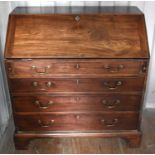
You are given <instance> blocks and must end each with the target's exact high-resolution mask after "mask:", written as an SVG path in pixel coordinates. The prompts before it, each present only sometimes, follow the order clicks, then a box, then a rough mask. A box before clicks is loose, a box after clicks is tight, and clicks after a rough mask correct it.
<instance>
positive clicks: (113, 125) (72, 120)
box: [15, 112, 138, 131]
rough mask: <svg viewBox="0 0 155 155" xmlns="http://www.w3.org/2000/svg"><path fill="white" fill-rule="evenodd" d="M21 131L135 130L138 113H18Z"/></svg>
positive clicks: (17, 122)
mask: <svg viewBox="0 0 155 155" xmlns="http://www.w3.org/2000/svg"><path fill="white" fill-rule="evenodd" d="M15 119H16V126H17V127H18V128H19V130H21V131H78V130H81V131H84V130H135V129H137V127H138V113H129V112H128V113H127V112H126V113H102V114H100V113H97V114H96V113H74V114H73V113H72V114H71V113H70V114H43V115H41V114H33V115H16V116H15Z"/></svg>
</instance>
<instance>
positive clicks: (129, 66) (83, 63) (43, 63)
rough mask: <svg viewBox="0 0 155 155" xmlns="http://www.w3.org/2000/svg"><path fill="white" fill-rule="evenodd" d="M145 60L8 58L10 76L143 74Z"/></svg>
mask: <svg viewBox="0 0 155 155" xmlns="http://www.w3.org/2000/svg"><path fill="white" fill-rule="evenodd" d="M146 63H147V61H146V60H140V59H139V60H134V59H128V60H124V59H117V60H116V59H110V60H107V59H96V60H95V59H81V60H80V59H39V60H35V59H31V60H23V61H21V60H8V61H7V62H6V66H7V70H8V74H9V75H8V76H9V77H10V78H32V77H36V78H42V77H62V76H64V77H67V76H68V77H83V76H85V77H93V76H94V77H95V76H96V77H99V76H100V77H105V76H114V75H117V76H121V77H122V76H136V75H145V71H143V66H144V67H145V65H146ZM96 74H97V75H96Z"/></svg>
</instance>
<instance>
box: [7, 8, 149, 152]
mask: <svg viewBox="0 0 155 155" xmlns="http://www.w3.org/2000/svg"><path fill="white" fill-rule="evenodd" d="M148 62H149V50H148V42H147V34H146V28H145V20H144V15H143V13H142V12H141V11H140V10H139V9H138V8H136V7H45V8H37V7H23V8H22V7H21V8H20V7H19V8H16V9H15V10H14V11H13V12H12V13H11V14H10V16H9V24H8V32H7V40H6V49H5V64H6V71H7V75H8V83H9V89H10V94H11V100H12V107H13V114H14V121H15V126H16V131H15V135H14V140H15V146H16V148H17V149H26V148H27V146H28V144H29V142H30V140H32V139H35V138H55V137H58V138H59V137H94V138H95V137H103V138H104V137H120V138H123V139H125V140H126V141H127V142H128V144H129V146H131V147H138V146H139V145H140V141H141V129H140V123H141V109H142V103H143V96H144V92H145V85H146V77H147V70H148Z"/></svg>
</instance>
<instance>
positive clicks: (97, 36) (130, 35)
mask: <svg viewBox="0 0 155 155" xmlns="http://www.w3.org/2000/svg"><path fill="white" fill-rule="evenodd" d="M42 17H44V18H42ZM10 18H14V22H15V23H14V24H13V26H12V27H13V32H12V33H11V34H12V36H10V37H9V38H8V40H10V39H12V38H13V40H11V41H8V42H7V48H6V51H5V57H6V58H148V56H149V55H148V52H147V50H148V49H147V48H148V47H147V46H145V45H146V44H147V43H146V40H145V37H146V32H145V27H144V25H143V20H144V16H143V14H137V15H134V16H133V15H128V14H126V15H125V16H123V15H120V14H117V15H112V14H102V13H101V14H97V15H96V14H87V13H86V14H79V15H78V13H77V14H72V15H71V14H46V15H44V16H43V15H41V14H38V15H37V18H36V15H35V16H33V15H31V16H25V15H24V14H21V13H20V14H15V15H14V14H11V16H10ZM10 20H11V19H10ZM53 21H54V22H53ZM141 27H142V28H141ZM44 30H47V31H44ZM11 34H10V35H11ZM140 34H143V35H140ZM75 47H76V48H75ZM21 51H22V52H21ZM131 51H132V52H131Z"/></svg>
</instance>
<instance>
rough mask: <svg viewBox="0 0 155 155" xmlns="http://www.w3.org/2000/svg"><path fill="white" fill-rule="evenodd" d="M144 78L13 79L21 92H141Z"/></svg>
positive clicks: (12, 84) (17, 89)
mask: <svg viewBox="0 0 155 155" xmlns="http://www.w3.org/2000/svg"><path fill="white" fill-rule="evenodd" d="M143 85H144V78H143V77H135V78H103V79H96V78H95V79H93V78H91V79H86V78H83V79H80V78H76V79H75V78H42V79H35V78H34V79H11V80H10V88H11V91H12V92H13V93H21V92H53V93H56V92H65V93H66V92H119V91H123V92H141V91H142V90H143Z"/></svg>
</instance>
